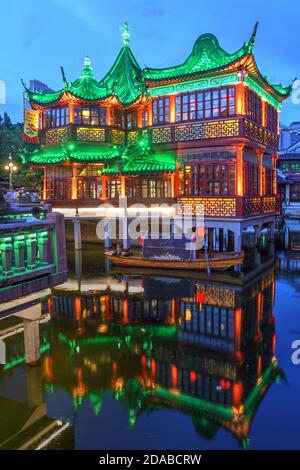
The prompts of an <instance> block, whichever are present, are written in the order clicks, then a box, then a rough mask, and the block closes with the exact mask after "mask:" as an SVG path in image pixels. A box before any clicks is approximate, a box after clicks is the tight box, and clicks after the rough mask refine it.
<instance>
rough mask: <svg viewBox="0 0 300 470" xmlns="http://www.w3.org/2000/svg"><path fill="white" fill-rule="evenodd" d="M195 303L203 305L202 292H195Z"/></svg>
mask: <svg viewBox="0 0 300 470" xmlns="http://www.w3.org/2000/svg"><path fill="white" fill-rule="evenodd" d="M197 302H198V304H204V302H205V294H204V292H197Z"/></svg>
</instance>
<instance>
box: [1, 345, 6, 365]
mask: <svg viewBox="0 0 300 470" xmlns="http://www.w3.org/2000/svg"><path fill="white" fill-rule="evenodd" d="M0 364H6V344H5V342H4V341H2V340H1V339H0Z"/></svg>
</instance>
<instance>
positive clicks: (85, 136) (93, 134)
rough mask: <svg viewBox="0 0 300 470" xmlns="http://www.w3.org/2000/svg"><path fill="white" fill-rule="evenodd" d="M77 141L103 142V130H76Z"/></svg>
mask: <svg viewBox="0 0 300 470" xmlns="http://www.w3.org/2000/svg"><path fill="white" fill-rule="evenodd" d="M77 139H78V140H83V141H87V142H104V141H105V129H86V128H80V129H77Z"/></svg>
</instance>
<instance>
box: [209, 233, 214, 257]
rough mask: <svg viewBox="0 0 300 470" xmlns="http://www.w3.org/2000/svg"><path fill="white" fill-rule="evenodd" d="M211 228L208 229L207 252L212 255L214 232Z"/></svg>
mask: <svg viewBox="0 0 300 470" xmlns="http://www.w3.org/2000/svg"><path fill="white" fill-rule="evenodd" d="M213 230H214V229H213V228H209V229H208V252H209V253H212V251H213V248H214V232H213Z"/></svg>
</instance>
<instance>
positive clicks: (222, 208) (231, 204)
mask: <svg viewBox="0 0 300 470" xmlns="http://www.w3.org/2000/svg"><path fill="white" fill-rule="evenodd" d="M178 203H179V208H178V212H179V213H180V214H185V215H201V214H200V212H199V208H198V207H197V206H200V207H201V205H202V207H203V208H204V216H208V217H235V215H236V200H235V198H227V199H224V198H219V197H216V198H180V199H179V200H178Z"/></svg>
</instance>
